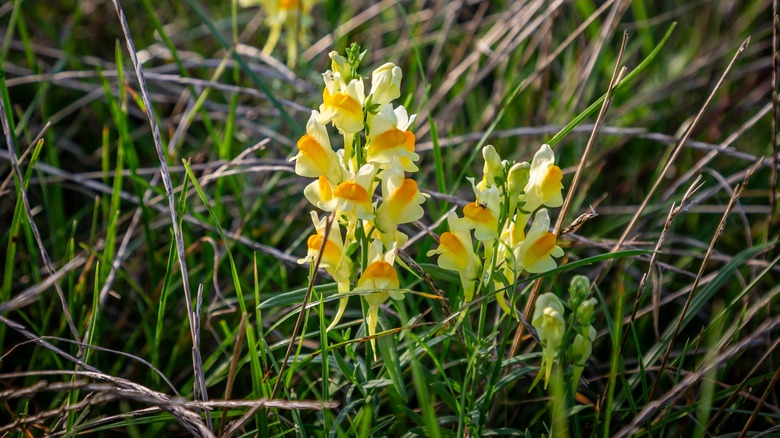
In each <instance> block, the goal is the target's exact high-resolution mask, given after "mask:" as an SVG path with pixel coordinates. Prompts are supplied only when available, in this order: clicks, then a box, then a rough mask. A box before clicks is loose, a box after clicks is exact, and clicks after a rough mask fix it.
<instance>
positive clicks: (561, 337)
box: [531, 275, 597, 390]
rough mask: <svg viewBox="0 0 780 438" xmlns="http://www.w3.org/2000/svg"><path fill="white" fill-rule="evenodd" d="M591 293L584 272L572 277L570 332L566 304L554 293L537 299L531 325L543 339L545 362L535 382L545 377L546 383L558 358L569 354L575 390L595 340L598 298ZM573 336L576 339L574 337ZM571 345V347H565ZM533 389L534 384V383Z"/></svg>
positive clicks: (570, 288) (543, 358) (543, 357)
mask: <svg viewBox="0 0 780 438" xmlns="http://www.w3.org/2000/svg"><path fill="white" fill-rule="evenodd" d="M589 295H590V281H589V280H588V278H587V277H585V276H583V275H578V276H576V277H574V278H572V280H571V283H570V284H569V302H568V303H566V304H567V307H568V308H569V309H571V310H572V314H571V316H570V327H571V331H570V333H567V332H566V320H565V319H564V317H563V315H564V304H563V303H562V302H561V300H560V299H559V298H558V297H557V296H556V295H555V294H553V293H546V294H542V295H540V296H539V298H537V299H536V306H535V308H534V316H533V319H532V321H531V324H532V325H533V326H534V328H536V331H537V334H538V335H539V340H540V341H541V342H542V346H543V353H542V364H541V366H540V368H543V369H544V373H541V372H540V373H539V374H538V375H537V377H536V381H535V382H534V385H535V384H536V382H538V381H539V379H540V378H541V377H542V376H544V386H545V388H546V387H547V382H548V381H549V380H550V372H551V371H552V367H553V363H554V362H555V360H556V358H560V357H562V356H566V357H568V361H569V362H571V367H572V371H571V382H572V390H576V388H577V385H578V384H579V381H580V376H582V370H583V369H584V368H585V362H586V361H587V360H588V358H589V357H590V354H591V350H592V344H593V340H594V339H596V329H595V328H593V326H592V325H591V324H592V322H593V312H594V311H595V309H596V304H597V301H596V299H595V298H588V296H589ZM571 336H574V339H573V340H572V339H571ZM566 340H569V342H565V341H566ZM563 345H569V348H568V350H565V349H563V348H562V346H563ZM531 387H532V388H533V385H532V386H531Z"/></svg>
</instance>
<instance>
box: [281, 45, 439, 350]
mask: <svg viewBox="0 0 780 438" xmlns="http://www.w3.org/2000/svg"><path fill="white" fill-rule="evenodd" d="M346 55H347V56H346V57H344V56H342V55H340V54H339V53H338V52H331V53H330V58H331V60H332V62H331V69H330V70H328V71H327V72H325V73H324V74H323V79H324V81H325V87H324V90H323V92H322V104H321V105H320V107H319V111H317V110H315V111H312V114H311V117H310V118H309V121H308V123H307V124H306V134H304V135H303V136H302V137H301V138H300V140H298V154H297V155H296V156H295V157H293V160H295V172H296V173H297V174H298V175H300V176H304V177H309V178H315V180H314V181H313V182H312V183H310V184H309V185H307V186H306V188H305V189H304V195H305V196H306V199H308V200H309V202H311V204H312V205H314V206H315V207H317V208H318V209H320V210H322V211H324V212H328V213H330V214H331V215H332V218H333V220H328V218H327V216H326V217H322V218H321V217H320V215H319V213H317V212H316V211H312V212H311V217H312V221H313V222H314V227H315V230H316V233H315V234H313V235H311V236H310V237H309V239H308V241H307V247H308V252H307V255H306V257H305V258H304V259H301V260H300V261H299V262H300V263H304V262H310V263H312V262H313V261H314V260H316V258H317V257H318V255H319V252H320V249H322V256H321V260H320V267H322V268H324V269H325V270H326V271H327V272H328V273H329V274H330V275H331V276H332V277H333V279H334V280H335V281H336V283H337V285H338V292H339V293H340V294H345V293H347V292H350V291H364V292H366V293H365V294H364V295H363V296H364V298H365V300H366V303H367V304H368V312H367V315H366V316H365V322H366V327H367V330H368V334H369V336H373V335H375V333H376V325H377V320H378V313H379V306H380V305H381V304H382V303H384V302H385V301H387V299H388V298H389V297H392V298H393V299H401V298H403V291H402V290H401V289H400V285H399V281H398V273H397V272H396V270H395V267H394V263H395V258H396V254H397V251H398V248H399V247H400V246H401V245H403V244H404V243H405V242H406V240H407V239H408V236H406V235H405V234H404V233H402V232H401V231H399V230H398V226H399V225H401V224H405V223H409V222H413V221H416V220H419V219H420V218H422V216H423V209H422V206H421V205H422V203H423V202H424V201H425V199H426V195H423V194H422V193H420V191H419V189H418V187H417V183H416V182H415V181H414V180H413V179H410V178H407V177H406V173H407V172H415V171H417V170H418V169H417V166H416V165H415V161H417V160H418V159H419V156H418V155H417V154H416V153H415V152H414V147H415V136H414V134H413V133H412V132H410V131H409V127H410V126H411V124H412V123H413V122H414V119H415V116H414V115H412V116H411V117H410V116H409V115H408V113H407V111H406V108H404V107H403V106H401V105H398V106H393V103H392V102H393V101H394V100H395V99H397V98H398V97H399V96H400V95H401V90H400V85H401V77H402V72H401V69H400V68H399V67H397V66H395V65H394V64H392V63H387V64H384V65H382V66H381V67H379V68H377V69H376V70H374V72H373V73H372V75H371V90H370V92H369V93H368V95H366V93H365V89H364V85H363V78H362V77H361V76H360V75H359V74H358V73H357V69H358V66H359V64H360V61H361V59H362V57H363V55H364V52H363V53H361V52H360V48H359V46H357V45H355V44H353V45H352V47H350V48H349V49H348V50H347V53H346ZM328 124H331V125H333V126H334V127H335V128H336V129H337V130H338V132H339V133H340V134H341V137H342V138H343V142H344V143H343V144H344V147H343V148H342V149H339V150H338V151H334V150H333V147H332V146H331V141H330V135H329V133H328V129H327V125H328ZM380 186H381V196H382V201H381V202H378V201H374V193H375V191H376V190H377V188H378V187H380ZM328 224H330V229H329V230H327V228H328ZM342 230H343V232H342ZM326 236H327V238H326ZM323 240H325V242H323ZM353 254H354V255H355V260H357V261H358V263H356V261H355V260H353V257H352V256H353ZM358 268H360V269H358ZM356 271H361V272H360V274H359V276H358V278H357V281H356V282H355V281H353V274H355V272H356ZM353 284H355V285H356V286H355V287H353ZM347 300H348V297H342V298H341V299H340V300H339V307H338V311H337V313H336V316H335V317H334V319H333V321H332V323H331V324H330V326H329V327H328V330H330V329H331V328H333V327H335V326H336V324H338V322H339V320H340V319H341V317H342V315H343V313H344V310H345V308H346V306H347ZM373 343H374V341H373V339H372V344H373Z"/></svg>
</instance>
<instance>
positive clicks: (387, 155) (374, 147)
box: [366, 104, 420, 172]
mask: <svg viewBox="0 0 780 438" xmlns="http://www.w3.org/2000/svg"><path fill="white" fill-rule="evenodd" d="M416 117H417V115H416V114H414V115H412V117H409V115H408V113H407V111H406V108H404V107H403V106H398V107H396V108H395V109H393V106H392V105H389V104H388V105H385V106H383V107H381V108H380V110H379V112H378V113H377V114H375V115H369V117H368V128H369V133H370V137H369V139H368V143H367V144H366V148H367V150H368V154H367V157H366V159H367V160H368V162H369V163H377V164H379V165H380V167H382V168H384V167H387V166H388V165H389V164H390V163H391V162H392V161H393V158H398V159H399V160H400V161H401V165H402V167H403V170H404V171H406V172H416V171H417V170H418V168H417V166H416V165H415V164H414V161H417V160H419V159H420V156H419V155H418V154H417V153H415V152H414V146H415V142H416V138H415V136H414V134H413V133H412V132H410V131H408V129H409V126H411V124H412V123H414V119H415V118H416Z"/></svg>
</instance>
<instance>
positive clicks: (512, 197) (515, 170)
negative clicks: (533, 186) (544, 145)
mask: <svg viewBox="0 0 780 438" xmlns="http://www.w3.org/2000/svg"><path fill="white" fill-rule="evenodd" d="M530 170H531V165H530V164H529V163H528V162H527V161H524V162H522V163H515V164H514V165H512V167H511V168H509V175H507V191H508V193H507V196H509V213H510V214H511V213H512V212H514V211H515V208H517V201H518V199H520V195H521V194H522V193H523V188H524V187H525V185H526V184H528V175H529V173H530Z"/></svg>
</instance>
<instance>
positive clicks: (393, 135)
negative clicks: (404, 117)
mask: <svg viewBox="0 0 780 438" xmlns="http://www.w3.org/2000/svg"><path fill="white" fill-rule="evenodd" d="M397 147H404V148H405V147H406V134H405V133H404V131H401V130H400V129H390V130H388V131H385V132H383V133H381V134H379V135H377V136H376V137H375V138H373V139H372V140H371V144H370V145H369V148H370V149H372V150H375V151H378V152H381V151H387V150H390V149H395V148H397Z"/></svg>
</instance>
